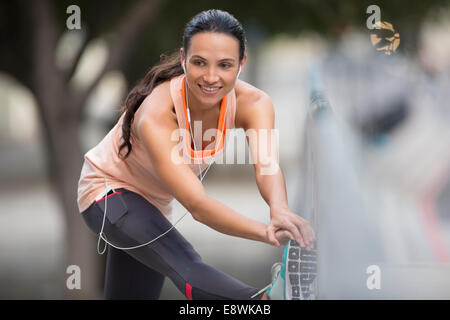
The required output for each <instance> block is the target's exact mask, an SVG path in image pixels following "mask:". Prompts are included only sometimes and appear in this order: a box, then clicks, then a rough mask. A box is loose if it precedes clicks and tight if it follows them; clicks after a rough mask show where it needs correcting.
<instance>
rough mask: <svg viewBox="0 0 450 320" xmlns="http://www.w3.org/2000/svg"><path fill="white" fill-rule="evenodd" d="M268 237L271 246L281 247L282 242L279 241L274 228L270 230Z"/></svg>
mask: <svg viewBox="0 0 450 320" xmlns="http://www.w3.org/2000/svg"><path fill="white" fill-rule="evenodd" d="M267 237H268V239H269V242H270V244H272V245H274V246H276V247H280V242H279V241H278V239H277V237H275V230H274V229H273V228H269V230H268V233H267Z"/></svg>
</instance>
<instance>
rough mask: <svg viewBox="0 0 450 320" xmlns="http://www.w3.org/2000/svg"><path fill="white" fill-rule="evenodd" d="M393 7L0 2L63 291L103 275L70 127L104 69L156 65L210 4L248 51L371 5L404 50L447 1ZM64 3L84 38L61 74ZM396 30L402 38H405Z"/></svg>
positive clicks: (330, 29)
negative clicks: (225, 14) (42, 171)
mask: <svg viewBox="0 0 450 320" xmlns="http://www.w3.org/2000/svg"><path fill="white" fill-rule="evenodd" d="M400 3H401V2H397V1H372V0H364V1H359V0H348V1H333V0H325V1H320V2H319V1H315V0H303V1H300V0H297V1H296V0H278V1H275V2H272V1H269V2H262V1H256V0H251V1H244V2H243V1H240V0H230V1H226V2H221V3H211V1H208V0H197V1H179V0H134V1H124V0H118V1H109V0H96V1H88V0H78V1H69V0H62V1H56V0H54V1H50V0H39V1H35V0H29V1H27V0H19V1H2V2H0V40H1V43H2V50H1V51H0V70H3V71H6V72H7V73H9V74H10V75H12V76H13V77H15V78H16V79H17V80H18V81H19V82H21V83H22V84H23V85H24V86H26V87H27V88H28V89H29V90H30V91H31V92H32V93H33V94H34V96H35V98H36V101H37V104H38V108H39V115H40V119H41V122H42V128H43V133H44V137H45V140H46V147H47V150H46V154H47V156H48V158H47V160H48V161H47V163H48V175H49V177H50V179H51V181H52V184H53V186H54V190H55V192H56V193H57V194H58V195H59V199H61V204H62V207H63V209H64V212H65V217H66V221H67V229H66V230H67V248H68V249H67V251H66V252H68V257H67V261H66V265H70V264H76V265H79V266H80V267H81V270H82V289H83V290H80V291H78V290H74V291H67V292H68V294H69V296H70V297H83V298H89V297H98V295H99V294H100V292H101V280H102V279H100V281H98V280H96V279H98V278H101V277H98V271H99V264H100V262H101V259H100V258H99V257H98V256H97V254H96V252H95V250H94V249H93V243H94V239H93V236H92V234H91V233H90V231H89V230H88V229H87V228H86V227H85V226H84V225H83V222H82V219H80V216H79V213H78V208H77V205H76V194H77V182H78V179H79V175H80V170H81V164H82V156H83V155H82V150H81V146H80V140H79V131H80V125H81V123H82V121H83V117H84V115H85V106H86V101H87V98H88V97H89V95H90V94H91V93H92V91H93V90H94V89H95V87H96V86H97V84H98V83H99V81H100V80H101V79H102V77H103V76H104V75H105V74H106V73H107V72H109V71H112V70H120V71H122V72H123V73H124V75H125V77H126V79H127V81H128V83H129V84H133V83H135V82H136V80H137V79H138V78H140V77H142V76H143V75H144V74H145V72H146V71H147V69H148V68H149V67H150V66H151V65H153V64H154V63H155V62H157V61H158V60H159V56H160V54H161V53H167V52H169V51H173V50H176V49H177V48H179V46H180V45H181V37H182V33H183V29H184V26H185V24H186V22H187V21H188V20H189V19H190V18H191V17H193V16H194V15H195V14H196V13H198V12H200V11H202V10H205V9H209V8H212V7H214V8H218V9H223V10H226V11H229V12H231V13H232V14H233V15H234V16H235V17H236V18H237V19H238V20H240V21H241V22H242V24H243V25H244V28H246V27H247V26H248V27H249V30H250V32H249V35H250V36H257V37H258V39H257V40H255V39H253V38H252V39H250V40H249V45H250V46H253V45H254V46H255V47H256V48H257V47H258V46H259V45H260V44H261V42H262V41H263V38H266V37H269V36H271V35H274V34H279V33H287V34H292V35H296V34H298V33H300V32H301V31H304V30H313V31H316V32H318V33H321V34H323V35H325V36H327V37H328V39H330V40H334V39H338V38H339V37H342V36H345V30H346V28H347V26H355V27H357V28H365V26H366V19H367V17H368V15H367V14H366V8H367V7H368V6H369V5H371V4H377V5H378V6H379V7H380V8H381V15H382V20H387V21H389V22H391V23H392V24H393V25H394V27H395V28H396V30H397V31H399V32H400V35H401V36H402V42H401V43H402V44H403V45H404V44H405V40H406V39H413V40H411V41H409V43H414V39H415V37H417V34H418V33H417V30H418V29H419V27H420V25H421V21H422V20H423V18H424V17H425V15H426V12H427V11H428V10H429V9H430V8H432V7H433V6H440V5H444V4H446V1H444V0H434V1H426V2H425V1H421V0H411V1H408V2H406V3H403V4H400ZM72 4H76V5H78V6H79V7H80V8H81V25H82V32H83V36H82V39H83V41H82V45H81V47H80V49H79V50H78V52H77V54H76V55H75V59H73V62H72V64H71V65H70V66H69V67H67V68H65V69H61V68H60V67H58V66H57V64H56V63H55V49H56V47H57V44H58V41H59V40H60V38H61V35H62V34H63V33H64V32H65V31H67V27H66V20H67V18H68V17H69V16H70V14H67V13H66V9H67V7H68V6H70V5H72ZM71 32H81V31H77V30H73V31H71ZM403 33H405V34H407V36H406V39H404V38H403V36H404V34H403ZM99 37H101V38H105V39H106V40H107V41H108V44H109V56H108V60H107V62H106V64H105V66H104V68H103V69H102V71H101V72H100V73H99V74H98V75H97V76H96V77H95V79H94V81H92V83H90V85H89V86H88V87H86V88H84V89H81V90H75V89H74V88H73V87H72V86H70V85H69V83H70V80H71V79H72V77H73V75H74V73H75V70H76V69H77V67H78V66H79V62H80V60H81V57H82V56H83V54H84V52H85V49H86V48H87V45H88V44H89V43H90V42H91V40H93V39H96V38H99ZM367 41H369V33H368V40H367ZM406 43H408V41H406ZM402 44H401V46H402ZM414 47H415V46H414V45H413V46H412V48H414ZM62 274H65V270H62ZM61 285H63V286H64V285H65V284H64V283H62V284H61Z"/></svg>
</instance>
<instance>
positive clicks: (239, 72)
mask: <svg viewBox="0 0 450 320" xmlns="http://www.w3.org/2000/svg"><path fill="white" fill-rule="evenodd" d="M240 74H241V65H239V71H238V74H237V76H236V80H237V78H239V75H240Z"/></svg>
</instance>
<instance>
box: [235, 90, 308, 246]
mask: <svg viewBox="0 0 450 320" xmlns="http://www.w3.org/2000/svg"><path fill="white" fill-rule="evenodd" d="M239 112H240V114H239V118H240V121H242V127H243V128H244V130H245V133H246V137H247V141H248V144H249V148H250V152H251V157H252V160H253V166H254V169H255V177H256V184H257V185H258V189H259V192H260V193H261V196H262V197H263V199H264V200H265V201H266V202H267V204H268V205H269V207H270V231H269V232H271V233H272V234H271V235H270V236H271V237H275V238H277V239H280V237H279V236H278V235H280V231H284V232H283V234H284V235H285V236H286V235H289V236H290V237H291V238H294V240H296V241H297V242H298V243H299V244H300V246H301V247H305V248H306V249H308V250H309V249H312V248H313V245H314V244H313V243H314V239H315V234H314V230H313V229H312V228H311V226H310V224H309V222H308V221H306V220H305V219H303V218H302V217H300V216H299V215H298V214H295V213H293V212H291V210H290V209H289V206H288V201H287V193H286V184H285V180H284V177H283V173H282V171H281V168H280V167H279V162H278V134H277V131H276V130H275V129H274V120H275V113H274V107H273V104H272V101H271V99H270V97H269V96H268V95H267V94H265V93H261V94H260V95H259V96H258V98H257V100H256V101H252V103H248V104H245V105H243V106H242V107H241V106H240V110H239Z"/></svg>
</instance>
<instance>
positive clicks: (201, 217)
mask: <svg viewBox="0 0 450 320" xmlns="http://www.w3.org/2000/svg"><path fill="white" fill-rule="evenodd" d="M171 106H172V100H171V97H170V94H169V85H168V83H165V84H162V85H160V86H158V87H156V88H155V89H154V90H153V92H152V93H151V94H150V95H149V96H148V97H147V98H146V99H145V100H144V102H143V104H142V105H141V106H140V108H139V110H141V112H140V113H139V114H140V116H139V117H136V118H135V120H134V121H136V131H137V135H138V137H139V139H140V140H141V141H142V143H143V145H144V146H145V148H146V150H147V153H148V156H149V157H150V160H151V161H152V164H153V165H154V167H155V169H156V171H157V173H158V175H159V178H160V179H161V181H162V182H163V183H164V185H165V187H166V188H167V190H168V191H169V192H170V193H171V194H172V195H173V196H174V197H175V198H176V199H177V200H178V201H179V202H180V203H181V204H182V205H183V206H184V207H185V208H186V209H187V210H188V211H189V212H190V213H191V214H192V216H193V218H194V219H195V220H197V221H199V222H201V223H203V224H205V225H207V226H209V227H211V228H213V229H215V230H217V231H219V232H221V233H224V234H228V235H232V236H237V237H241V238H245V239H251V240H257V241H262V242H266V243H269V244H272V245H276V243H277V241H276V239H274V238H272V237H271V238H270V239H269V233H268V226H267V225H265V224H264V223H261V222H258V221H256V220H252V219H249V218H247V217H245V216H243V215H241V214H239V213H238V212H236V211H234V210H233V209H231V208H229V207H228V206H226V205H224V204H223V203H221V202H220V201H217V200H215V199H213V198H211V197H209V196H208V195H207V194H206V192H205V189H204V188H203V185H202V183H201V181H200V180H199V179H198V177H197V176H196V175H195V174H194V173H193V172H192V170H191V169H190V168H189V166H188V165H187V164H185V163H183V162H181V163H180V162H179V161H173V159H172V154H173V153H174V150H178V149H177V148H178V146H177V144H178V141H174V140H172V139H171V137H172V134H173V132H174V131H175V130H178V125H177V122H176V120H174V118H173V113H171V111H170V110H171ZM141 108H142V109H141ZM176 153H177V152H176Z"/></svg>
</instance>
